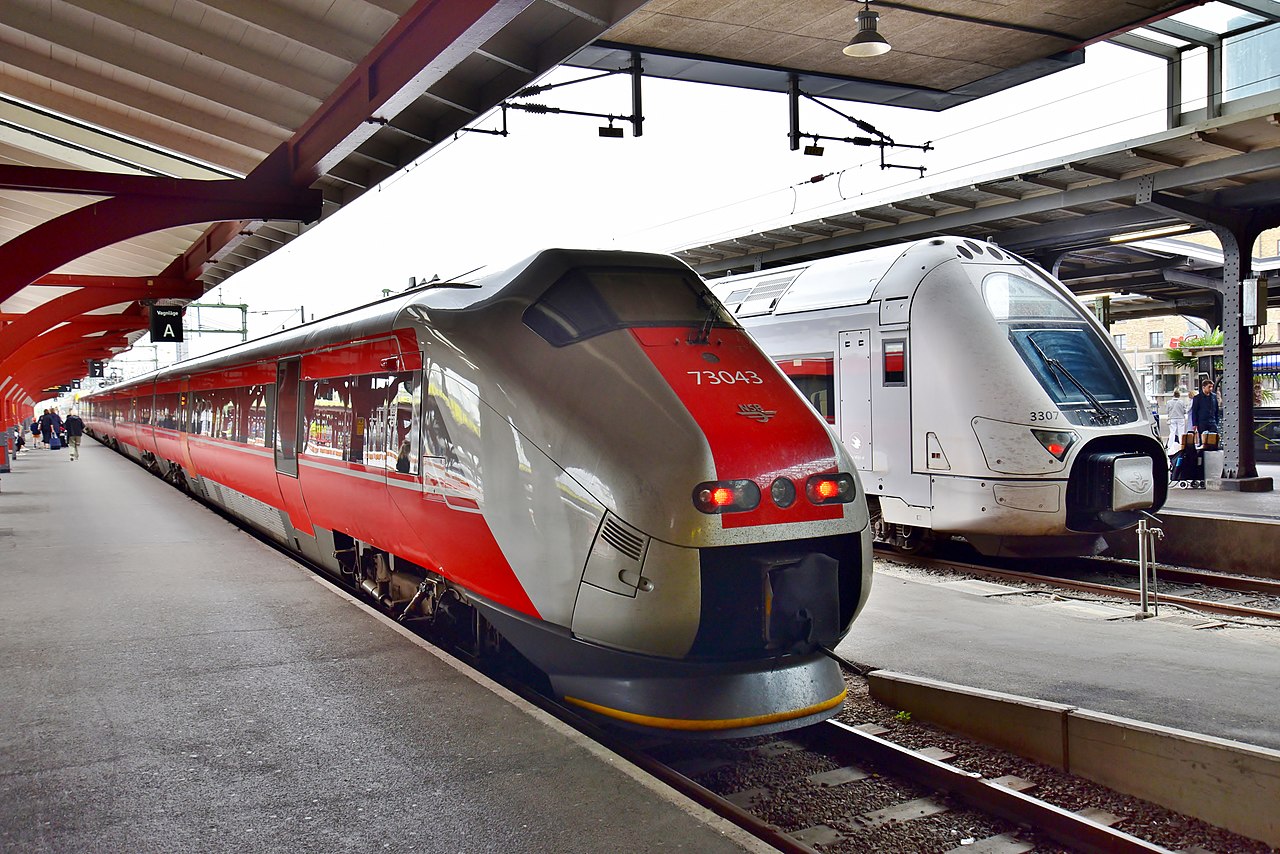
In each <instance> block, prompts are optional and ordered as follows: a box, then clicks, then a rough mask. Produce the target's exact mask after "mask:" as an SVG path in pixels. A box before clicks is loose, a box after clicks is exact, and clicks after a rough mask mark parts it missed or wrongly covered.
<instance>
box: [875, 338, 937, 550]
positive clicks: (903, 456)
mask: <svg viewBox="0 0 1280 854" xmlns="http://www.w3.org/2000/svg"><path fill="white" fill-rule="evenodd" d="M909 340H910V339H909V336H908V331H907V328H906V327H904V326H901V325H897V324H895V325H894V326H892V327H888V328H885V327H882V328H880V329H877V330H876V332H875V334H874V336H873V340H872V350H873V359H872V361H873V366H872V370H871V397H872V399H873V401H874V404H873V405H874V407H875V413H876V423H877V424H879V425H880V428H881V429H880V434H879V441H878V442H877V444H876V451H877V452H878V454H879V460H878V464H877V466H876V470H877V471H878V472H883V474H884V494H885V495H891V496H894V497H897V498H900V499H902V501H903V502H905V503H906V504H908V505H910V506H912V507H929V506H931V504H932V494H933V489H932V486H931V480H930V477H929V475H928V474H916V473H915V466H914V465H913V464H912V436H913V429H912V426H913V422H912V412H911V380H912V377H911V371H910V359H911V352H910V348H909V346H908V343H909ZM886 518H891V516H890V514H888V513H886ZM919 521H920V520H915V519H912V520H911V522H912V524H916V523H918V522H919ZM924 527H928V526H927V524H926V525H924Z"/></svg>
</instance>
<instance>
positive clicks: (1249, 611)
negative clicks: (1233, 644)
mask: <svg viewBox="0 0 1280 854" xmlns="http://www.w3.org/2000/svg"><path fill="white" fill-rule="evenodd" d="M882 556H883V557H896V559H898V560H903V559H904V556H902V555H895V554H893V553H892V552H887V553H882ZM905 559H908V560H911V561H914V562H916V563H920V564H924V565H926V566H938V567H945V568H950V569H955V570H957V571H959V572H963V573H966V574H968V575H979V576H985V577H987V578H997V579H1000V580H1002V581H1024V582H1030V583H1034V584H1045V585H1048V586H1051V587H1061V588H1063V589H1066V590H1076V591H1079V592H1081V593H1098V594H1105V595H1107V596H1116V597H1119V598H1122V599H1127V600H1131V601H1138V599H1139V592H1138V591H1137V590H1131V589H1129V588H1128V587H1117V586H1115V585H1114V584H1099V583H1097V582H1092V581H1077V580H1075V579H1070V578H1059V577H1058V576H1055V575H1040V574H1038V573H1034V572H1022V571H1019V570H1012V569H997V568H995V567H990V566H983V565H982V564H976V563H965V562H963V561H955V560H947V559H942V558H930V557H917V556H914V555H913V556H911V557H910V558H905ZM1161 575H1166V573H1164V572H1161ZM1166 577H1167V575H1166ZM1157 598H1158V601H1160V602H1164V603H1168V604H1173V605H1180V606H1182V607H1184V608H1190V609H1192V610H1194V611H1205V612H1208V613H1211V614H1221V615H1222V616H1229V617H1258V618H1261V619H1264V620H1280V611H1268V610H1265V609H1263V608H1250V607H1249V606H1247V605H1229V604H1227V603H1224V602H1211V601H1209V600H1206V599H1193V598H1190V597H1188V596H1170V595H1167V594H1163V593H1162V594H1159V595H1158V597H1157Z"/></svg>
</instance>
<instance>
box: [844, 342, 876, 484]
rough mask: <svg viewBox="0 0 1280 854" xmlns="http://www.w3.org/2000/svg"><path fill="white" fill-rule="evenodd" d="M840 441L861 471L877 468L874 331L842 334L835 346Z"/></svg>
mask: <svg viewBox="0 0 1280 854" xmlns="http://www.w3.org/2000/svg"><path fill="white" fill-rule="evenodd" d="M836 394H837V396H838V397H839V408H838V410H837V411H838V412H839V416H838V417H837V420H836V423H837V425H838V429H839V431H840V441H841V442H843V443H844V446H845V448H846V449H847V450H848V451H849V454H850V456H852V457H853V463H854V465H855V466H856V467H857V469H858V471H860V472H869V471H872V470H873V469H874V461H875V457H874V455H873V453H872V432H871V330H869V329H855V330H853V331H850V332H841V333H840V338H839V342H838V344H837V347H836Z"/></svg>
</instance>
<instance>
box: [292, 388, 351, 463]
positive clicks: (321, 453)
mask: <svg viewBox="0 0 1280 854" xmlns="http://www.w3.org/2000/svg"><path fill="white" fill-rule="evenodd" d="M302 401H303V406H304V407H305V412H304V417H305V419H306V421H305V430H306V432H305V436H306V442H305V444H304V445H303V447H302V453H305V454H307V455H309V456H313V457H326V458H328V459H334V460H344V461H345V460H346V459H347V458H348V455H349V453H350V444H351V422H352V414H351V378H350V377H341V378H337V379H326V380H315V381H312V382H308V383H306V384H305V386H304V388H303V395H302Z"/></svg>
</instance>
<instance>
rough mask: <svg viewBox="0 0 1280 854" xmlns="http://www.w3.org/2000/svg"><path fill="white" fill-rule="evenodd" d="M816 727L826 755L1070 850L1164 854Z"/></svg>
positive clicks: (964, 774) (867, 739)
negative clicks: (909, 782)
mask: <svg viewBox="0 0 1280 854" xmlns="http://www.w3.org/2000/svg"><path fill="white" fill-rule="evenodd" d="M819 727H821V728H822V732H821V738H823V739H825V741H824V742H823V746H824V747H825V749H827V750H832V749H834V750H837V751H841V752H845V753H848V754H853V755H855V756H862V757H867V758H870V759H873V760H875V761H877V762H880V763H882V764H885V765H888V766H889V767H891V768H893V769H894V771H895V772H898V773H901V774H902V775H903V776H906V777H910V778H911V779H913V780H914V781H916V782H917V783H920V784H921V785H924V786H927V787H929V788H932V789H937V790H940V791H943V792H947V793H949V794H951V795H954V796H955V797H957V798H959V799H960V800H962V801H964V802H965V803H967V804H969V805H970V806H972V807H974V808H975V809H977V810H979V811H981V812H983V813H987V814H989V815H995V816H998V817H1000V818H1003V819H1005V820H1007V821H1012V822H1014V823H1016V824H1020V825H1025V826H1029V827H1031V828H1033V829H1034V830H1037V831H1040V832H1042V833H1044V834H1045V835H1047V836H1049V837H1050V838H1052V839H1053V840H1054V841H1056V842H1060V843H1062V844H1063V845H1065V846H1067V847H1068V848H1070V849H1072V850H1075V851H1082V852H1088V854H1116V852H1119V854H1128V852H1153V851H1163V852H1168V851H1169V849H1167V848H1162V847H1161V846H1159V845H1156V844H1154V843H1151V842H1147V841H1145V840H1143V839H1139V838H1138V837H1136V836H1132V835H1131V834H1128V833H1125V832H1124V831H1121V830H1116V829H1115V828H1112V827H1107V826H1106V825H1105V824H1101V823H1099V822H1096V821H1094V820H1093V819H1089V818H1085V817H1084V816H1082V815H1077V814H1076V813H1073V812H1070V811H1069V810H1065V809H1063V808H1062V807H1057V806H1054V805H1053V804H1050V803H1047V802H1045V801H1042V800H1040V799H1039V798H1033V797H1031V796H1030V795H1024V794H1023V793H1021V792H1017V791H1014V790H1013V789H1010V788H1008V787H1007V786H1002V785H1000V784H999V783H993V782H992V781H990V780H987V779H985V778H984V777H982V775H981V774H978V773H977V772H974V771H962V770H960V769H959V768H956V767H954V766H952V765H948V764H946V763H945V762H938V761H937V760H934V759H930V758H929V757H927V756H922V755H921V754H919V753H917V752H916V751H914V750H911V749H909V748H906V747H903V746H901V745H898V744H894V743H893V742H891V741H887V740H885V739H883V738H880V737H878V736H874V735H871V734H870V733H867V732H862V731H861V730H858V729H855V728H853V727H851V726H849V725H848V724H845V723H841V722H840V721H834V720H828V721H825V722H824V723H822V724H819V725H818V726H817V727H814V728H812V729H813V730H814V731H816V730H818V728H819ZM806 732H808V731H806Z"/></svg>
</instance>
